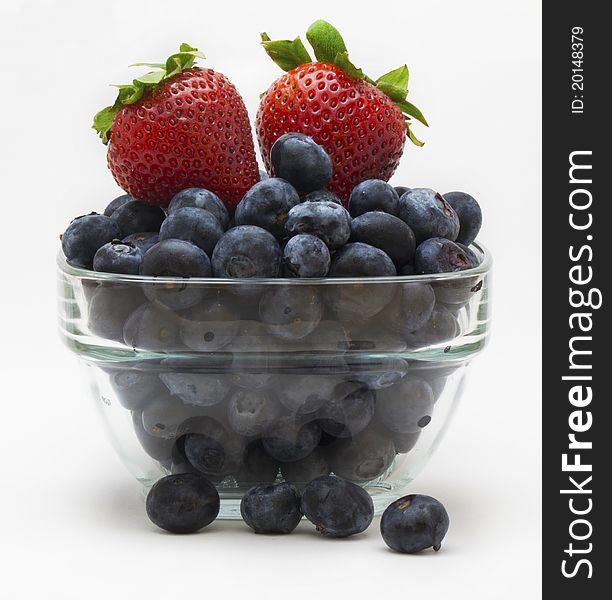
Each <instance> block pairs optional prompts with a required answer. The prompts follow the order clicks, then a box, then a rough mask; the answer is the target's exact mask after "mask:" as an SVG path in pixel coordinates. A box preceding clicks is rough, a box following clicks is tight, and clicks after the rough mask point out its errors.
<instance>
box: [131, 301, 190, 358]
mask: <svg viewBox="0 0 612 600" xmlns="http://www.w3.org/2000/svg"><path fill="white" fill-rule="evenodd" d="M179 327H180V321H179V317H178V316H177V314H176V313H174V312H172V311H171V310H168V309H167V308H164V307H162V306H158V305H157V304H154V303H151V302H147V303H145V304H142V305H141V306H139V307H138V308H137V309H136V310H134V312H132V313H131V314H130V316H129V317H128V319H127V320H126V322H125V325H124V326H123V340H124V342H125V344H126V345H127V346H130V347H131V348H134V349H136V348H138V349H140V350H149V351H151V352H172V351H175V350H181V349H182V348H183V345H182V344H181V341H180V337H179Z"/></svg>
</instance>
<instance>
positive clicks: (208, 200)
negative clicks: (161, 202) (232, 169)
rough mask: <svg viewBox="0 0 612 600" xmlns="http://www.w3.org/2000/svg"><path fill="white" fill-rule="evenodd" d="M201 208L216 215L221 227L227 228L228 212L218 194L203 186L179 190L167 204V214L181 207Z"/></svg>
mask: <svg viewBox="0 0 612 600" xmlns="http://www.w3.org/2000/svg"><path fill="white" fill-rule="evenodd" d="M187 207H192V208H202V209H204V210H207V211H208V212H209V213H211V214H212V215H213V216H215V217H217V220H218V221H219V223H221V227H223V229H227V226H228V225H229V220H230V217H229V213H228V211H227V208H225V204H223V202H222V201H221V200H220V198H219V196H217V195H216V194H213V193H212V192H210V191H209V190H205V189H203V188H186V189H184V190H181V191H180V192H179V193H178V194H176V196H174V198H172V200H171V201H170V204H169V205H168V209H167V210H168V214H169V215H171V214H172V213H174V212H175V211H177V210H180V209H181V208H187Z"/></svg>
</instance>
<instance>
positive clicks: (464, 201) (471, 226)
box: [444, 192, 482, 246]
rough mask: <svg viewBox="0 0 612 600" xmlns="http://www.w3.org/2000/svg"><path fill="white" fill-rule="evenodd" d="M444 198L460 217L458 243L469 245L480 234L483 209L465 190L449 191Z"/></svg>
mask: <svg viewBox="0 0 612 600" xmlns="http://www.w3.org/2000/svg"><path fill="white" fill-rule="evenodd" d="M444 199H445V200H446V201H447V202H448V203H449V204H450V205H451V206H452V207H453V208H454V209H455V212H456V213H457V216H458V217H459V235H458V236H457V239H456V240H455V241H456V242H457V243H458V244H464V245H466V246H469V245H470V244H471V243H472V242H473V241H474V240H475V239H476V237H477V236H478V233H479V232H480V228H481V226H482V210H481V209H480V205H479V204H478V202H477V201H476V199H475V198H474V197H473V196H470V195H469V194H466V193H465V192H448V193H446V194H444Z"/></svg>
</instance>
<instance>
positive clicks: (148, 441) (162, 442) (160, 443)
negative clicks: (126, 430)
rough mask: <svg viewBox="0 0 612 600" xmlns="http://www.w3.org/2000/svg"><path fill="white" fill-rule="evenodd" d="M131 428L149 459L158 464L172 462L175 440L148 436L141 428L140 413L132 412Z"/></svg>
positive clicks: (137, 411)
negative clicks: (158, 462)
mask: <svg viewBox="0 0 612 600" xmlns="http://www.w3.org/2000/svg"><path fill="white" fill-rule="evenodd" d="M132 426H133V428H134V433H135V435H136V439H137V440H138V442H139V443H140V445H141V446H142V449H143V450H144V451H145V452H146V453H147V454H148V455H149V456H150V457H151V458H153V459H154V460H157V461H160V462H165V461H170V460H172V454H173V451H174V446H175V440H174V439H173V438H162V437H156V436H154V435H150V434H148V433H147V432H146V431H145V429H144V427H143V426H142V413H141V411H139V410H135V411H132Z"/></svg>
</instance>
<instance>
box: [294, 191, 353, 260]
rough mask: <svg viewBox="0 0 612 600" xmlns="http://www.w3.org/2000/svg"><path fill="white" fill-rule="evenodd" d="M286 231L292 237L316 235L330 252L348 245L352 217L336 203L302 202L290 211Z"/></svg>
mask: <svg viewBox="0 0 612 600" xmlns="http://www.w3.org/2000/svg"><path fill="white" fill-rule="evenodd" d="M285 229H286V231H287V234H288V235H289V236H290V237H293V236H295V235H299V234H302V233H309V234H311V235H316V236H317V237H318V238H321V239H322V240H323V241H324V242H325V243H326V244H327V246H328V247H329V249H330V250H335V249H336V248H340V246H343V245H344V244H346V242H347V241H348V239H349V237H350V235H351V216H350V215H349V213H348V211H347V210H346V209H345V208H344V207H343V206H341V205H339V204H336V203H334V202H329V201H320V202H302V204H298V205H297V206H295V207H293V208H292V209H291V210H290V211H289V218H288V219H287V222H286V223H285Z"/></svg>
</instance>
